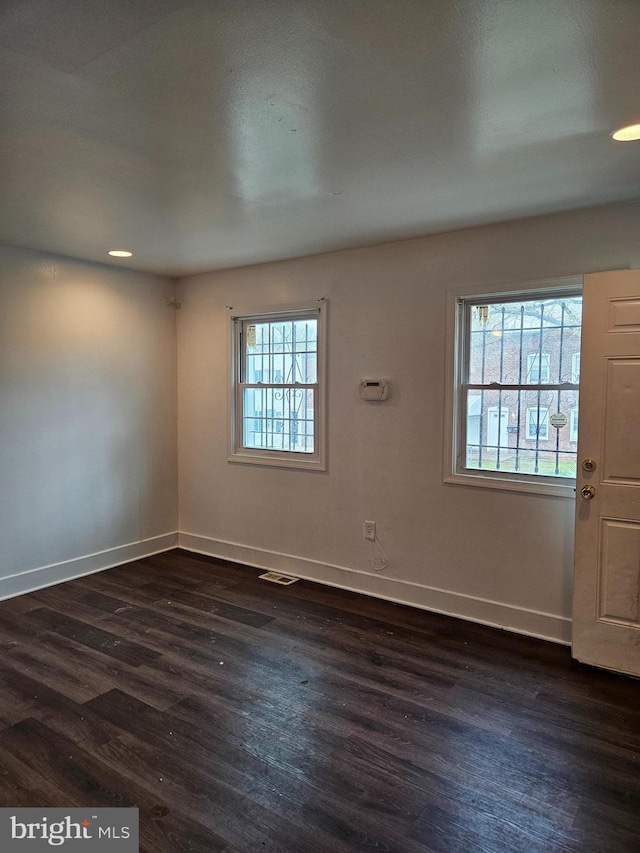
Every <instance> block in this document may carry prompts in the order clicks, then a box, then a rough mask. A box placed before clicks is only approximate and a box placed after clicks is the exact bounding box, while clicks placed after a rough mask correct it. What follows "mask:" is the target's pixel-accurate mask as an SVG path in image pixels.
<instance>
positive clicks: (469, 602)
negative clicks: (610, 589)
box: [178, 533, 571, 645]
mask: <svg viewBox="0 0 640 853" xmlns="http://www.w3.org/2000/svg"><path fill="white" fill-rule="evenodd" d="M178 546H179V547H180V548H184V549H185V550H186V551H193V552H194V553H197V554H204V555H206V556H209V557H218V558H219V559H222V560H230V561H231V562H234V563H244V564H245V565H248V566H254V567H255V568H259V569H272V570H274V571H277V572H282V573H283V574H286V575H295V576H296V577H298V578H304V579H305V580H310V581H316V582H318V583H323V584H327V585H328V586H336V587H339V588H340V589H348V590H351V591H352V592H361V593H365V594H366V595H371V596H374V597H375V598H383V599H385V600H387V601H393V602H395V603H397V604H408V605H410V606H411V607H419V608H421V609H423V610H431V611H433V612H435V613H443V614H445V615H447V616H456V617H458V618H460V619H466V620H468V621H470V622H479V623H481V624H482V625H490V626H491V627H494V628H503V629H505V630H507V631H514V632H515V633H517V634H526V635H527V636H530V637H539V638H540V639H542V640H550V641H551V642H554V643H561V644H563V645H570V643H571V619H569V618H568V617H566V616H557V615H555V614H553V613H542V612H540V611H537V610H528V609H527V608H525V607H517V606H516V605H513V604H505V603H503V602H500V601H490V600H488V599H485V598H478V597H476V596H473V595H465V594H463V593H459V592H453V591H451V590H445V589H438V588H436V587H430V586H423V585H422V584H417V583H413V582H411V581H403V580H398V579H397V578H387V577H384V576H383V575H380V574H373V573H371V572H364V571H361V570H360V569H350V568H346V567H345V566H334V565H331V564H328V563H322V562H319V561H317V560H308V559H306V558H304V557H296V556H293V555H292V554H281V553H279V552H277V551H266V550H263V549H260V548H252V547H250V546H248V545H240V544H238V543H237V542H225V541H224V540H222V539H211V538H209V537H207V536H198V535H196V534H193V533H178Z"/></svg>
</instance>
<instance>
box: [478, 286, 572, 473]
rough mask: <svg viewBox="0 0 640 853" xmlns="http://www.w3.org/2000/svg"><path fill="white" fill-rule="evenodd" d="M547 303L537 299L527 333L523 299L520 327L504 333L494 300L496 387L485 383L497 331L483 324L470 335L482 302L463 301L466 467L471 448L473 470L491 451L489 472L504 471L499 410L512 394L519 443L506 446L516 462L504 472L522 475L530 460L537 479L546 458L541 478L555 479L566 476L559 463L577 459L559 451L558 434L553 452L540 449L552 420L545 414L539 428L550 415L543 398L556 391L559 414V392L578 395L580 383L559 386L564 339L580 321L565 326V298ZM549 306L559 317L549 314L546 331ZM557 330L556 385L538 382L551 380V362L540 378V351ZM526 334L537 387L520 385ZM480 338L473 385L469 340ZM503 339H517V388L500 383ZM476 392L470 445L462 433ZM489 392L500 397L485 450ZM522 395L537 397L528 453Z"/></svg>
mask: <svg viewBox="0 0 640 853" xmlns="http://www.w3.org/2000/svg"><path fill="white" fill-rule="evenodd" d="M571 296H572V298H575V299H580V297H579V296H578V294H576V295H575V297H574V295H573V294H571ZM551 298H553V300H554V302H550V301H549V300H546V301H545V300H544V299H542V301H540V299H538V303H537V307H538V312H539V313H538V317H537V318H536V319H537V322H536V323H535V324H534V325H531V326H527V328H526V330H525V305H526V300H524V302H525V304H523V305H521V306H520V310H519V312H518V314H519V317H518V320H519V322H518V323H517V324H516V325H515V326H511V327H510V328H507V325H506V310H505V304H504V300H497V299H496V300H493V301H494V303H495V302H498V304H499V305H500V325H499V331H498V332H497V334H498V335H499V337H500V339H501V340H500V365H499V373H498V375H499V379H500V381H499V382H486V376H487V335H489V334H491V332H494V333H496V328H495V327H494V328H488V327H487V326H486V324H483V327H482V328H481V329H473V331H472V321H471V318H472V312H473V310H474V309H477V308H478V306H481V303H480V302H477V303H472V302H470V301H469V302H466V301H465V302H466V305H465V308H466V310H465V312H464V317H465V327H466V329H467V333H466V335H465V340H466V345H465V357H464V365H465V366H464V369H463V381H462V387H461V391H462V399H463V402H462V408H461V411H462V414H463V419H464V420H463V425H462V428H463V442H464V444H465V445H466V447H467V455H466V457H465V458H466V463H465V467H466V466H469V465H470V462H471V460H470V459H469V457H468V451H469V449H471V448H473V449H476V450H477V454H478V458H477V468H484V467H485V464H486V463H485V462H484V459H483V453H484V451H486V450H491V451H495V454H496V464H495V469H488V470H497V471H500V470H501V469H502V462H503V460H502V454H503V451H504V448H503V443H504V442H503V440H502V435H503V425H502V409H503V402H504V397H503V394H504V393H505V392H507V391H514V392H516V394H517V407H516V412H517V423H516V435H517V438H516V442H515V446H513V445H510V446H509V450H510V451H515V460H514V464H513V467H510V466H508V465H507V466H506V468H505V470H508V471H515V472H520V471H521V470H522V468H523V465H524V463H525V461H526V459H527V458H531V457H533V473H536V474H539V473H540V471H541V464H542V460H543V459H544V460H548V459H549V458H550V457H552V458H553V470H552V471H548V472H545V473H549V474H554V475H556V476H566V474H564V473H562V472H561V470H560V460H561V459H562V458H569V459H571V458H573V459H575V458H576V452H575V450H563V449H562V448H561V445H560V435H559V432H558V433H556V436H555V440H554V442H553V443H554V445H555V446H554V447H553V449H552V448H549V449H547V448H545V447H543V446H542V445H541V433H542V427H543V426H544V428H545V431H546V439H545V441H548V440H549V439H550V438H551V436H550V435H549V429H550V421H549V417H548V415H549V411H547V416H546V417H545V423H544V424H541V416H542V410H543V408H544V409H546V410H550V409H551V408H552V405H549V404H550V403H551V398H549V399H548V401H546V402H545V404H544V405H543V402H542V395H543V393H546V392H554V391H555V392H556V394H555V395H554V397H555V398H556V400H557V408H558V411H560V410H561V408H562V392H563V391H571V390H575V391H578V390H579V385H578V383H574V382H566V381H562V368H563V364H564V346H565V340H566V339H567V333H568V331H569V330H579V329H580V326H581V324H580V322H577V323H576V322H569V323H568V322H567V304H566V301H564V297H562V300H563V301H561V297H559V296H554V297H551ZM507 301H509V300H507ZM512 301H516V300H512ZM500 302H502V303H503V304H500ZM547 305H549V308H550V310H551V309H552V308H553V307H555V306H557V308H558V310H559V312H560V317H559V322H558V320H557V319H556V317H557V315H555V316H554V315H550V319H549V321H548V329H547V327H545V321H546V320H547V315H546V308H547ZM496 307H497V306H496ZM478 315H479V316H480V311H478ZM528 316H530V313H529V314H528ZM556 329H557V331H558V335H559V340H558V341H557V347H558V352H559V364H558V381H557V382H548V381H547V382H541V381H540V380H541V379H542V378H543V377H545V376H546V378H547V380H548V379H550V378H552V376H551V367H552V364H551V363H549V365H548V371H544V374H543V362H542V355H543V347H544V344H545V330H547V331H550V330H556ZM525 332H527V333H535V334H537V353H534V354H535V355H536V356H537V377H536V378H537V380H538V381H537V382H535V383H533V382H527V381H526V380H525V381H524V382H523V381H522V379H523V377H522V373H523V367H524V358H525V352H524V346H523V345H524V340H525ZM478 334H479V335H480V341H478V343H479V344H480V347H481V357H480V382H473V383H472V382H470V381H469V379H470V369H471V360H472V357H473V352H472V351H477V350H474V344H473V339H474V336H475V337H476V339H477V335H478ZM506 334H514V336H515V335H517V338H518V353H519V354H518V380H519V381H518V382H517V383H513V382H509V383H507V382H505V381H504V379H505V378H506V377H505V372H504V371H505V335H506ZM578 343H579V342H578ZM547 348H548V349H550V350H552V351H553V350H554V348H555V345H554V346H549V344H547ZM545 363H546V362H545ZM534 366H535V361H534ZM532 372H533V371H532ZM527 378H528V377H527ZM572 378H573V377H572ZM474 390H477V391H479V392H480V417H479V421H480V424H479V440H478V444H470V443H469V442H468V436H467V434H466V429H467V427H468V409H469V399H470V398H469V392H470V391H474ZM491 391H496V392H497V398H498V400H497V407H496V410H497V413H498V415H497V442H496V444H495V445H489V443H488V441H487V439H488V438H489V435H488V433H487V434H486V436H485V434H484V433H485V423H484V419H485V402H486V394H487V393H489V392H491ZM526 392H534V395H535V402H534V405H533V408H534V409H535V417H536V425H535V426H536V428H535V438H534V439H533V441H534V446H533V447H532V448H531V447H524V446H522V444H521V433H522V427H523V421H522V417H523V413H522V407H523V403H524V398H523V395H524V394H525V393H526ZM494 399H495V398H494ZM507 408H508V407H507ZM525 424H526V426H525V429H526V431H527V432H528V427H529V422H528V421H526V422H525ZM486 428H487V430H488V429H489V426H488V424H487V426H486ZM507 434H508V435H509V430H507ZM525 440H530V439H529V438H528V436H525ZM504 455H505V457H507V458H508V456H509V454H507V453H505V454H504ZM488 461H489V460H487V462H488ZM545 466H546V463H545ZM471 467H476V466H473V465H472V466H471ZM524 467H527V466H526V465H524ZM565 470H566V469H565Z"/></svg>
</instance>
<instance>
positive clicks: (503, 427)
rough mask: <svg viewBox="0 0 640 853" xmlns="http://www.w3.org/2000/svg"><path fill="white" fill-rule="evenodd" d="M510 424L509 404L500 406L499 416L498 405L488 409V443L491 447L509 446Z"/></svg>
mask: <svg viewBox="0 0 640 853" xmlns="http://www.w3.org/2000/svg"><path fill="white" fill-rule="evenodd" d="M508 425H509V407H508V406H500V417H499V418H498V407H497V406H490V407H489V408H488V409H487V445H488V446H489V448H496V447H509V434H508V432H507V426H508Z"/></svg>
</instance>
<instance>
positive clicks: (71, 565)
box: [0, 533, 178, 601]
mask: <svg viewBox="0 0 640 853" xmlns="http://www.w3.org/2000/svg"><path fill="white" fill-rule="evenodd" d="M177 544H178V534H177V533H164V534H162V535H161V536H154V537H152V538H151V539H142V540H141V541H140V542H131V543H129V544H127V545H119V546H117V547H116V548H108V549H107V550H106V551H97V552H96V553H95V554H87V555H86V556H84V557H74V558H73V559H71V560H64V561H63V562H60V563H51V564H50V565H48V566H40V567H39V568H35V569H27V570H26V571H24V572H17V573H16V574H14V575H9V576H8V577H4V578H0V601H2V600H3V599H5V598H14V597H15V596H16V595H24V594H25V593H27V592H35V591H36V590H38V589H44V587H47V586H53V585H55V584H58V583H63V582H64V581H70V580H74V579H75V578H81V577H84V576H85V575H92V574H94V573H95V572H103V571H104V570H105V569H113V568H114V567H115V566H121V565H122V564H123V563H130V562H132V561H133V560H140V559H142V558H143V557H151V556H153V554H160V553H162V552H163V551H170V550H171V549H172V548H175V547H177Z"/></svg>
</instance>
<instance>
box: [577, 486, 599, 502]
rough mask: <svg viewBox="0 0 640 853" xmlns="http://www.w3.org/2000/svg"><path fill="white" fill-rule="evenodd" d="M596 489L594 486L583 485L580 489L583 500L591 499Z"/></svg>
mask: <svg viewBox="0 0 640 853" xmlns="http://www.w3.org/2000/svg"><path fill="white" fill-rule="evenodd" d="M595 493H596V490H595V489H594V488H593V486H583V487H582V488H581V489H580V494H581V495H582V498H583V500H585V501H590V500H591V498H592V497H594V495H595Z"/></svg>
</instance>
